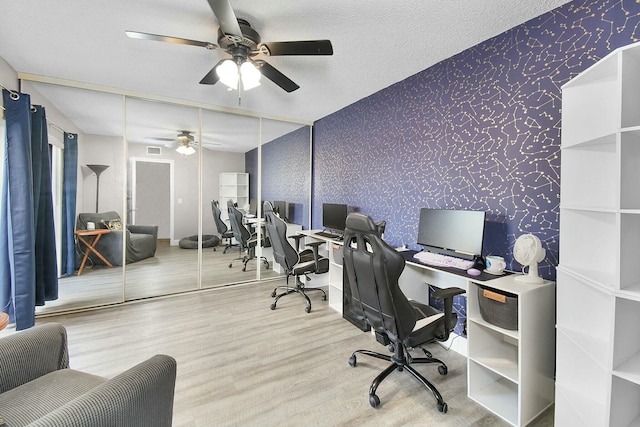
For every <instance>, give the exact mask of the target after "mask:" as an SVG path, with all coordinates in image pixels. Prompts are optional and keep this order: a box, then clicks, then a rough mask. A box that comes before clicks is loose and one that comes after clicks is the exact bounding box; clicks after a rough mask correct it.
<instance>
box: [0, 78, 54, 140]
mask: <svg viewBox="0 0 640 427" xmlns="http://www.w3.org/2000/svg"><path fill="white" fill-rule="evenodd" d="M0 88H2V89H5V90H7V91H8V92H9V93H10V94H11V95H12V96H18V97H19V96H20V93H18V92H16V91H15V90H11V89H9V88H8V87H6V86H5V85H3V84H2V83H0ZM0 108H2V109H3V110H5V111H6V109H5V108H4V106H2V105H0ZM31 111H35V107H34V106H33V105H32V106H31ZM46 120H47V123H48V124H49V126H51V127H53V128H56V129H57V130H59V131H60V132H62V133H66V131H65V130H64V129H62V128H61V127H60V126H58V125H57V124H55V123H54V122H52V121H51V120H49V119H46Z"/></svg>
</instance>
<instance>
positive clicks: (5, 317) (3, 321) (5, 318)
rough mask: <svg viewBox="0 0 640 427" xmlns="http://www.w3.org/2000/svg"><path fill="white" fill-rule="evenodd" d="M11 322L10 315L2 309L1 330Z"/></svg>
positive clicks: (0, 314) (0, 313)
mask: <svg viewBox="0 0 640 427" xmlns="http://www.w3.org/2000/svg"><path fill="white" fill-rule="evenodd" d="M8 324H9V315H8V314H7V313H5V312H3V311H0V331H1V330H3V329H4V328H6V327H7V325H8Z"/></svg>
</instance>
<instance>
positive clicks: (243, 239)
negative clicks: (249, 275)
mask: <svg viewBox="0 0 640 427" xmlns="http://www.w3.org/2000/svg"><path fill="white" fill-rule="evenodd" d="M227 211H228V212H229V222H230V223H231V231H233V237H235V239H236V241H237V242H238V245H239V246H240V250H241V251H246V255H244V256H243V257H242V271H247V263H248V262H249V261H251V260H252V259H256V246H257V245H258V235H257V234H256V233H250V232H249V230H247V227H245V226H244V224H243V223H242V212H240V211H239V210H238V209H237V208H236V207H235V205H234V204H233V200H229V201H228V202H227ZM264 241H265V238H264V236H263V237H262V242H261V244H263V245H264ZM261 260H262V262H264V263H265V265H266V268H269V261H268V260H267V258H265V257H261ZM231 267H233V261H231V263H230V264H229V268H231Z"/></svg>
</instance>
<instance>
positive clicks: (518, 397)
mask: <svg viewBox="0 0 640 427" xmlns="http://www.w3.org/2000/svg"><path fill="white" fill-rule="evenodd" d="M314 233H315V231H313V230H310V231H307V230H305V231H303V232H302V234H305V235H306V236H309V237H310V238H313V239H317V240H324V241H326V242H327V245H325V246H328V247H329V248H328V249H325V250H326V251H327V252H328V254H327V255H328V256H329V261H330V264H329V273H328V274H329V306H330V307H331V308H333V309H334V310H336V311H337V312H338V313H342V262H341V260H340V257H336V256H335V255H336V254H335V252H334V251H333V250H332V249H333V248H334V246H335V247H336V248H337V249H339V248H340V247H341V245H342V242H333V241H331V240H330V239H327V238H325V237H322V236H318V235H316V234H314ZM515 277H516V274H512V275H505V276H499V277H496V278H493V279H491V280H485V281H482V280H478V279H477V278H474V277H473V276H469V275H466V274H464V273H463V275H459V274H455V273H450V272H447V271H443V270H442V269H439V268H437V267H431V266H427V265H424V264H420V263H417V262H412V261H407V263H406V267H405V269H404V271H403V272H402V275H401V276H400V280H399V284H400V287H401V288H402V290H403V292H404V293H405V295H407V297H409V298H412V299H414V300H416V301H420V302H423V303H427V304H428V302H429V301H428V299H429V285H433V286H436V287H439V288H446V287H451V286H455V287H459V288H462V289H465V290H466V291H467V293H466V297H467V334H468V337H467V339H466V340H465V339H464V338H463V337H457V338H456V336H455V335H454V336H453V337H454V338H451V339H453V342H451V341H449V342H448V343H445V346H448V345H449V344H451V345H452V347H451V348H452V349H454V350H455V351H457V352H459V353H461V354H463V355H465V356H467V384H468V396H469V398H470V399H472V400H474V401H476V402H478V403H479V404H480V405H482V406H483V407H485V408H486V409H488V410H489V411H491V412H493V413H494V414H496V415H497V416H499V417H500V418H502V419H504V420H505V421H507V422H508V423H510V424H512V425H514V426H524V425H527V424H529V423H530V422H531V421H532V420H533V419H534V418H536V417H537V416H538V415H539V414H540V413H542V412H544V411H545V410H546V409H547V408H548V407H549V406H551V405H552V404H553V401H554V367H555V283H554V282H549V281H546V282H544V283H543V284H540V285H531V284H525V283H518V282H516V281H515V280H514V279H515ZM481 285H484V286H487V287H490V288H492V289H494V290H497V291H502V292H508V293H510V294H514V295H516V296H517V297H518V330H514V331H512V330H507V329H503V328H500V327H498V326H495V325H492V324H490V323H488V322H486V321H485V320H484V319H483V318H482V316H481V315H480V307H479V297H478V288H479V287H480V286H481ZM451 339H450V340H451Z"/></svg>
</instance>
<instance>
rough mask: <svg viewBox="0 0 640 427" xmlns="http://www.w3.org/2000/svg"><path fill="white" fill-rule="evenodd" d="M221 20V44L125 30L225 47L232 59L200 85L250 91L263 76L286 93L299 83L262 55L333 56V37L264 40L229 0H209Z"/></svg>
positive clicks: (139, 36)
mask: <svg viewBox="0 0 640 427" xmlns="http://www.w3.org/2000/svg"><path fill="white" fill-rule="evenodd" d="M207 1H208V2H209V5H210V6H211V9H212V10H213V13H214V15H215V16H216V18H217V19H218V23H219V24H220V28H219V29H218V44H217V45H216V44H214V43H210V42H203V41H197V40H189V39H183V38H179V37H171V36H163V35H158V34H149V33H141V32H137V31H126V34H127V36H129V37H131V38H135V39H143V40H155V41H161V42H167V43H175V44H184V45H191V46H199V47H204V48H206V49H209V50H215V49H221V50H224V51H225V52H226V53H227V54H229V55H230V56H231V58H225V59H222V60H221V61H219V62H218V63H217V64H216V65H215V66H214V67H213V68H212V69H211V71H209V72H208V73H207V74H206V75H205V76H204V77H203V78H202V80H200V84H208V85H213V84H215V83H217V82H218V81H220V82H222V83H223V84H225V85H226V86H228V87H229V88H231V89H239V90H241V91H242V90H248V89H251V88H254V87H256V86H258V85H260V78H261V76H264V77H266V78H267V79H269V80H271V81H272V82H274V83H275V84H276V85H278V86H280V87H281V88H282V89H284V90H285V91H287V92H293V91H294V90H297V89H298V88H299V87H300V86H298V85H297V84H296V83H295V82H294V81H292V80H291V79H289V78H288V77H287V76H285V75H284V74H283V73H281V72H280V71H278V70H277V69H276V68H274V67H273V66H272V65H270V64H269V63H268V62H266V61H265V60H264V59H261V57H269V56H291V55H294V56H295V55H333V46H332V45H331V41H330V40H304V41H302V40H301V41H284V42H269V43H262V41H261V39H260V34H258V32H257V31H255V30H254V29H253V28H252V27H251V25H250V24H249V22H247V21H246V20H244V19H240V18H237V17H236V14H235V12H234V11H233V9H232V8H231V4H230V3H229V0H207Z"/></svg>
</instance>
